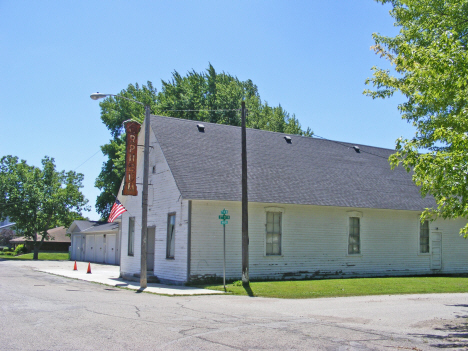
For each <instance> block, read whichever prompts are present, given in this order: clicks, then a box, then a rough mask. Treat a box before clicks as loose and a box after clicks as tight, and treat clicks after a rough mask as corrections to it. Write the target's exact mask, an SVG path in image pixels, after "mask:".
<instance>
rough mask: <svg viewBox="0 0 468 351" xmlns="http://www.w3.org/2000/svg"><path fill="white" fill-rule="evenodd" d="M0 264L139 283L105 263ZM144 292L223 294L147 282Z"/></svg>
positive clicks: (122, 283)
mask: <svg viewBox="0 0 468 351" xmlns="http://www.w3.org/2000/svg"><path fill="white" fill-rule="evenodd" d="M0 264H1V265H4V264H7V265H17V266H25V267H30V268H32V269H34V270H37V271H40V272H45V273H49V274H55V275H59V276H62V277H68V278H73V279H79V280H86V281H89V282H94V283H100V284H105V285H109V286H116V287H120V288H126V289H132V290H139V289H140V285H139V283H138V282H133V281H128V280H123V279H121V278H119V275H120V267H119V266H111V265H105V264H98V263H91V274H88V273H86V271H87V269H88V262H76V265H77V269H78V270H76V271H75V270H73V268H74V265H75V262H74V261H32V260H31V261H30V260H28V261H19V260H18V261H17V260H0ZM143 291H145V292H151V293H155V294H163V295H211V294H223V292H222V291H216V290H206V289H199V288H194V287H189V286H183V285H167V284H156V283H148V287H147V288H146V289H144V290H143Z"/></svg>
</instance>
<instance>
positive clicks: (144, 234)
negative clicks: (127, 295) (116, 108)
mask: <svg viewBox="0 0 468 351" xmlns="http://www.w3.org/2000/svg"><path fill="white" fill-rule="evenodd" d="M108 96H113V97H116V98H119V99H124V100H128V101H132V102H134V103H137V104H140V105H143V106H144V107H145V122H144V125H145V145H144V151H143V194H142V200H141V260H140V289H141V290H143V289H145V288H146V287H147V285H148V284H147V277H146V275H147V262H146V251H147V249H146V243H147V240H148V175H149V137H150V132H149V130H150V114H151V110H150V106H149V105H145V104H144V103H142V102H140V101H136V100H133V99H129V98H126V97H124V96H119V95H115V94H101V93H99V92H98V93H94V94H91V95H90V97H91V99H93V100H99V99H103V98H106V97H108Z"/></svg>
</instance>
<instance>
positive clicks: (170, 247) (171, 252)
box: [166, 212, 177, 260]
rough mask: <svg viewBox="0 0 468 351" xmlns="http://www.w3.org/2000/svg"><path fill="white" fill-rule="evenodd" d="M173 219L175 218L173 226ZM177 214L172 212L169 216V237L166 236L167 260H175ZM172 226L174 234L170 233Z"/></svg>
mask: <svg viewBox="0 0 468 351" xmlns="http://www.w3.org/2000/svg"><path fill="white" fill-rule="evenodd" d="M171 218H174V223H173V226H172V225H171ZM176 218H177V217H176V213H175V212H170V213H168V214H167V235H166V259H168V260H173V259H174V258H175V230H176ZM171 226H172V233H170V232H169V230H170V229H171ZM170 234H171V237H169V235H170ZM169 239H171V240H169Z"/></svg>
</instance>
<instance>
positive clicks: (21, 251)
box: [14, 244, 28, 256]
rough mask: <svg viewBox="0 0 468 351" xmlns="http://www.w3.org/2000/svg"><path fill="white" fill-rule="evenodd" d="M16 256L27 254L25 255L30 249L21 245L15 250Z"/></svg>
mask: <svg viewBox="0 0 468 351" xmlns="http://www.w3.org/2000/svg"><path fill="white" fill-rule="evenodd" d="M14 252H15V256H18V255H20V254H25V253H28V249H27V248H26V246H24V245H23V244H21V245H18V246H17V247H16V249H15V251H14Z"/></svg>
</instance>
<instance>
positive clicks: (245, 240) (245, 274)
mask: <svg viewBox="0 0 468 351" xmlns="http://www.w3.org/2000/svg"><path fill="white" fill-rule="evenodd" d="M241 129H242V284H249V209H248V197H247V130H246V127H245V102H244V101H242V127H241Z"/></svg>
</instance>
